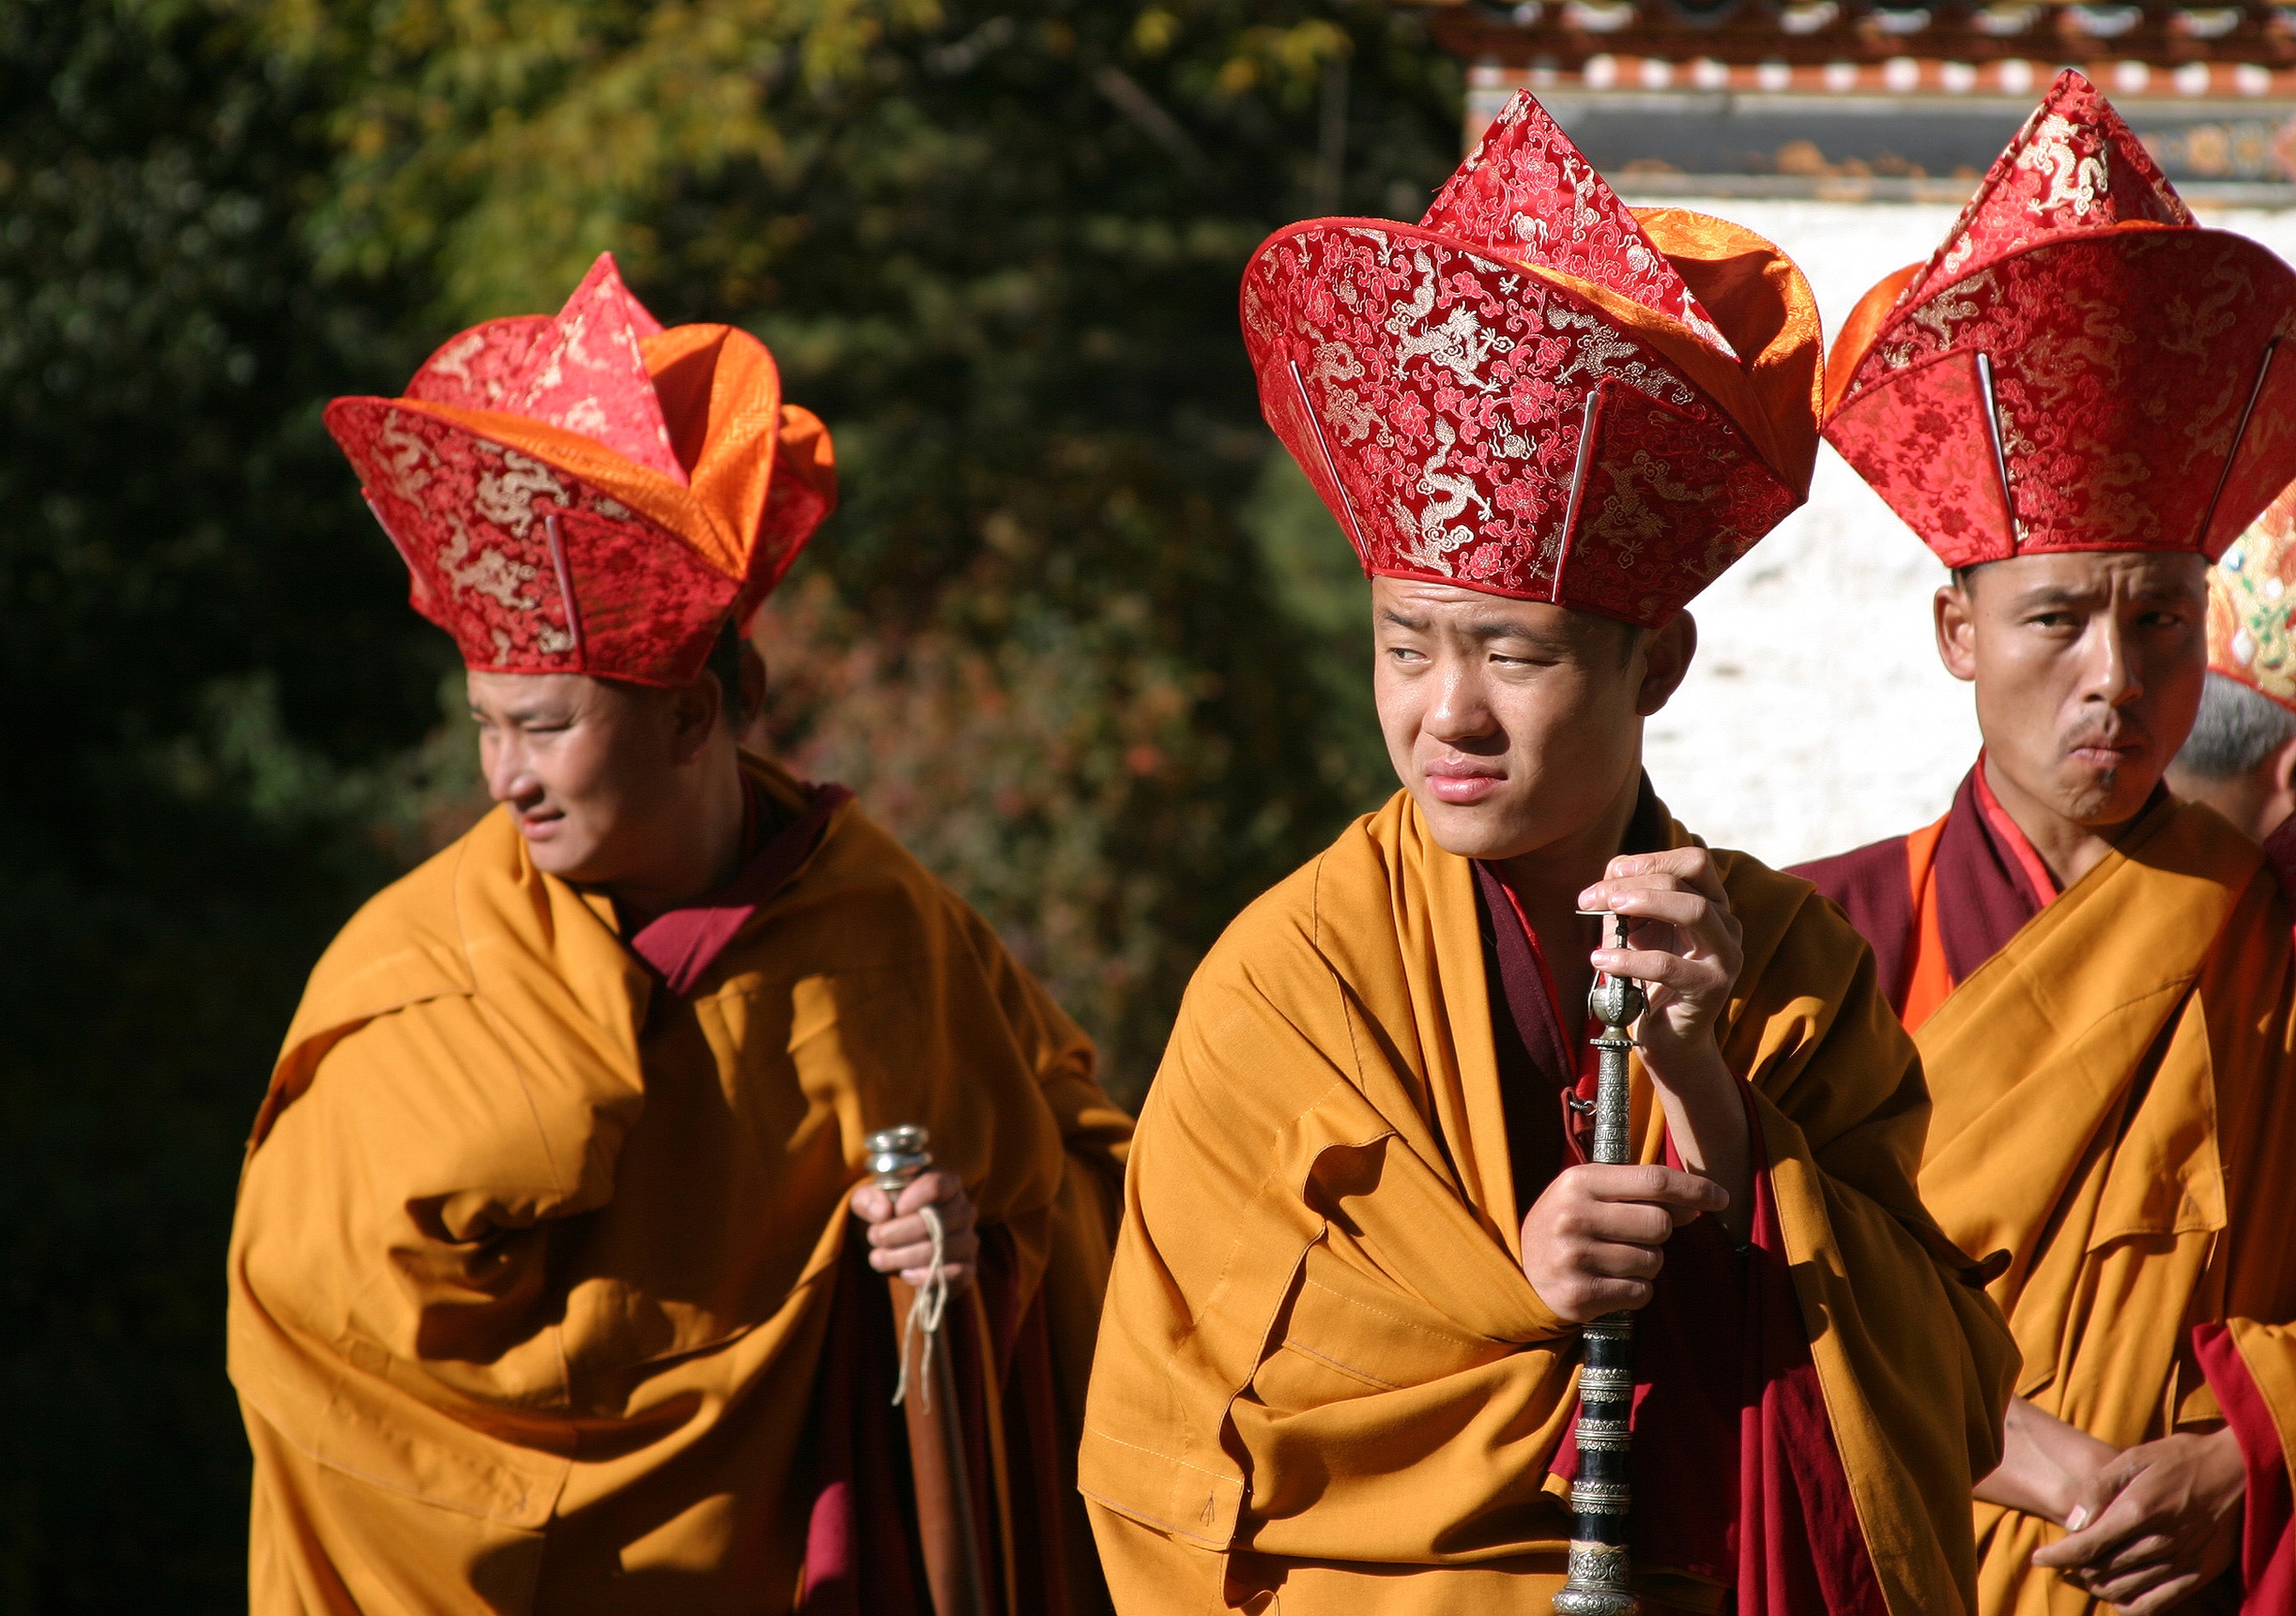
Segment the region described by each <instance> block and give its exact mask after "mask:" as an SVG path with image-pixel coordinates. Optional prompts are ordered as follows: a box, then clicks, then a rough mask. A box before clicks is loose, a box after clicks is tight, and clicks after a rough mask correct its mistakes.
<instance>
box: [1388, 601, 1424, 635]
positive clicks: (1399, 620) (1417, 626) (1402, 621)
mask: <svg viewBox="0 0 2296 1616" xmlns="http://www.w3.org/2000/svg"><path fill="white" fill-rule="evenodd" d="M1379 620H1380V621H1381V622H1382V623H1391V624H1393V625H1394V626H1395V627H1396V628H1400V629H1403V630H1405V631H1406V632H1407V633H1410V634H1424V633H1426V632H1427V619H1425V618H1423V617H1406V616H1404V615H1403V613H1401V612H1400V611H1397V610H1396V609H1395V608H1394V607H1392V606H1385V607H1382V608H1381V609H1380V614H1379Z"/></svg>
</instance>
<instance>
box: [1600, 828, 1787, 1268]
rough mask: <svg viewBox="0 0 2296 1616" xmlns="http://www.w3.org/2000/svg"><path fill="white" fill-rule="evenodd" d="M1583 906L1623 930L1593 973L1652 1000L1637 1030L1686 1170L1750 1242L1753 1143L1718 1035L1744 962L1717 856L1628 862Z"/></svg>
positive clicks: (1613, 869) (1620, 860) (1630, 857)
mask: <svg viewBox="0 0 2296 1616" xmlns="http://www.w3.org/2000/svg"><path fill="white" fill-rule="evenodd" d="M1579 907H1580V908H1581V909H1599V910H1603V911H1604V912H1606V913H1608V914H1611V915H1618V916H1620V918H1621V920H1622V922H1623V925H1624V931H1625V947H1616V948H1612V947H1603V948H1597V949H1595V952H1594V953H1593V954H1592V955H1591V956H1589V957H1590V959H1591V960H1592V961H1593V963H1594V966H1595V969H1596V970H1597V971H1606V972H1610V973H1611V975H1612V976H1628V977H1632V978H1634V979H1635V980H1636V981H1638V982H1640V983H1642V984H1643V986H1644V989H1645V990H1646V991H1647V992H1648V993H1649V995H1650V1005H1649V1008H1648V1009H1646V1010H1645V1011H1644V1013H1643V1018H1642V1020H1641V1021H1640V1022H1639V1023H1637V1025H1636V1029H1635V1041H1636V1045H1637V1046H1639V1047H1640V1048H1641V1051H1642V1057H1643V1069H1644V1070H1645V1071H1647V1072H1649V1073H1650V1076H1651V1081H1652V1083H1653V1084H1654V1085H1656V1086H1657V1089H1658V1097H1659V1101H1660V1103H1661V1105H1663V1106H1664V1108H1665V1111H1666V1120H1667V1128H1668V1131H1669V1134H1670V1135H1671V1136H1672V1137H1673V1140H1674V1144H1675V1148H1676V1150H1677V1152H1678V1153H1680V1154H1681V1157H1682V1162H1683V1165H1684V1166H1685V1167H1687V1168H1688V1169H1691V1171H1693V1172H1695V1173H1700V1174H1702V1175H1704V1176H1705V1177H1709V1178H1711V1179H1713V1180H1715V1182H1717V1183H1718V1184H1719V1185H1721V1186H1722V1187H1723V1188H1724V1189H1725V1190H1726V1191H1727V1192H1729V1195H1730V1204H1729V1206H1728V1208H1727V1209H1726V1210H1724V1211H1723V1212H1722V1214H1721V1215H1720V1218H1721V1223H1722V1226H1723V1227H1724V1228H1725V1229H1726V1230H1728V1231H1729V1233H1730V1235H1731V1237H1732V1238H1733V1239H1734V1240H1740V1241H1743V1240H1745V1239H1746V1238H1747V1237H1748V1234H1749V1231H1750V1229H1751V1223H1752V1218H1753V1210H1752V1209H1753V1196H1752V1194H1751V1190H1752V1185H1753V1149H1752V1140H1751V1136H1750V1134H1749V1132H1748V1128H1747V1122H1746V1111H1745V1103H1744V1101H1743V1097H1742V1096H1741V1095H1740V1094H1739V1085H1738V1079H1736V1078H1735V1077H1734V1076H1733V1075H1732V1074H1731V1071H1730V1068H1729V1066H1728V1064H1727V1063H1726V1062H1724V1060H1723V1059H1722V1046H1721V1042H1720V1039H1719V1038H1718V1036H1717V1035H1718V1029H1719V1028H1720V1025H1721V1021H1722V1017H1723V1015H1724V1014H1725V1013H1726V1012H1727V1011H1728V1009H1729V1007H1730V990H1731V989H1732V988H1734V987H1736V986H1737V984H1738V972H1739V971H1740V969H1741V968H1742V967H1743V965H1744V964H1745V963H1746V951H1745V944H1744V940H1743V929H1742V928H1741V927H1740V925H1739V923H1738V917H1737V916H1736V915H1734V914H1732V913H1731V912H1730V895H1729V893H1728V892H1727V891H1726V890H1724V888H1723V885H1722V873H1721V872H1720V871H1719V870H1718V869H1716V868H1715V866H1714V856H1713V855H1712V854H1711V853H1710V852H1708V851H1707V850H1706V849H1704V848H1674V849H1669V851H1667V852H1663V853H1626V854H1621V855H1620V857H1616V858H1613V859H1612V860H1611V862H1610V864H1609V865H1606V866H1605V867H1604V869H1603V879H1602V880H1601V881H1599V882H1595V884H1594V885H1593V886H1591V887H1588V888H1587V890H1585V891H1583V892H1581V893H1580V894H1579ZM1606 929H1607V923H1606Z"/></svg>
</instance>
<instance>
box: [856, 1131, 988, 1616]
mask: <svg viewBox="0 0 2296 1616" xmlns="http://www.w3.org/2000/svg"><path fill="white" fill-rule="evenodd" d="M931 1138H932V1136H931V1135H930V1134H928V1133H927V1132H926V1131H925V1130H924V1129H923V1128H918V1127H915V1126H914V1125H909V1126H905V1127H901V1128H886V1129H884V1130H883V1131H882V1132H881V1133H874V1134H871V1135H870V1136H869V1137H868V1138H867V1139H866V1140H865V1141H864V1144H865V1149H866V1150H867V1152H868V1154H869V1172H870V1176H871V1179H870V1181H871V1182H872V1183H873V1184H874V1185H876V1186H877V1187H878V1188H879V1189H881V1190H882V1191H884V1192H885V1194H886V1195H887V1196H888V1197H889V1198H890V1199H891V1200H894V1201H896V1202H898V1200H899V1199H900V1195H901V1192H902V1191H903V1190H905V1189H906V1188H908V1187H909V1185H910V1184H911V1183H913V1182H914V1180H915V1178H916V1177H917V1175H918V1174H920V1173H922V1172H923V1171H924V1170H925V1169H927V1168H929V1167H931V1165H932V1153H931V1151H929V1150H927V1149H926V1148H925V1146H926V1145H927V1144H930V1143H931ZM935 1244H936V1248H938V1244H939V1243H938V1241H936V1243H935ZM930 1283H931V1282H928V1284H930ZM897 1293H898V1292H897ZM922 1300H924V1299H923V1297H922V1295H920V1296H918V1297H916V1298H914V1299H913V1300H912V1302H911V1311H912V1315H913V1317H916V1315H917V1306H916V1304H917V1303H918V1302H921V1301H922ZM916 1322H917V1324H918V1325H919V1326H920V1327H921V1328H922V1330H923V1331H924V1332H925V1333H926V1336H927V1339H926V1342H925V1349H924V1351H923V1353H922V1361H921V1362H920V1364H919V1366H918V1369H919V1380H920V1385H919V1388H918V1390H919V1391H920V1392H921V1393H922V1396H921V1397H920V1398H917V1399H904V1398H896V1399H895V1400H896V1401H898V1402H902V1403H903V1404H904V1407H903V1410H902V1412H903V1413H904V1414H906V1415H907V1416H908V1433H909V1459H910V1468H911V1472H912V1474H913V1476H914V1480H915V1482H916V1489H917V1515H918V1521H917V1526H918V1530H919V1533H920V1535H921V1536H922V1538H923V1539H924V1550H925V1580H926V1582H927V1583H928V1584H929V1590H928V1591H929V1592H930V1593H931V1597H932V1605H933V1610H934V1611H935V1612H936V1616H988V1608H989V1607H988V1579H987V1578H986V1576H985V1575H984V1573H983V1569H982V1566H981V1563H980V1536H979V1534H978V1531H977V1529H976V1527H975V1524H974V1522H975V1520H976V1516H975V1514H974V1511H973V1497H972V1479H971V1474H970V1472H969V1469H968V1467H967V1465H966V1463H965V1450H964V1409H963V1406H962V1405H961V1404H960V1403H959V1402H958V1401H957V1395H956V1371H955V1361H954V1360H955V1354H953V1353H952V1352H950V1351H949V1350H948V1349H947V1347H946V1346H944V1347H942V1349H941V1350H939V1351H938V1352H936V1351H934V1350H933V1345H934V1343H933V1341H932V1340H931V1336H932V1335H933V1334H934V1333H938V1332H939V1329H940V1325H941V1319H940V1317H939V1316H938V1315H937V1314H936V1315H933V1316H931V1317H916ZM900 1351H901V1373H902V1381H903V1384H904V1388H905V1389H906V1383H907V1377H908V1354H909V1333H908V1330H907V1328H906V1326H901V1327H900Z"/></svg>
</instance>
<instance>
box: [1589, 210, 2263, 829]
mask: <svg viewBox="0 0 2296 1616" xmlns="http://www.w3.org/2000/svg"><path fill="white" fill-rule="evenodd" d="M1633 200H1634V201H1636V202H1637V203H1644V202H1651V201H1658V200H1660V199H1658V198H1656V197H1652V196H1649V195H1646V194H1644V193H1639V192H1638V193H1636V195H1635V197H1634V199H1633ZM1681 205H1682V206H1685V207H1688V208H1693V209H1697V210H1698V211H1700V212H1702V213H1710V214H1716V215H1719V216H1720V217H1725V218H1728V219H1731V220H1733V221H1734V222H1736V223H1738V224H1742V225H1743V226H1746V227H1747V228H1748V229H1750V230H1754V231H1758V232H1759V233H1760V234H1763V235H1765V236H1767V237H1768V238H1769V239H1770V240H1771V241H1773V242H1776V243H1777V244H1778V245H1779V246H1780V247H1783V248H1784V249H1785V250H1786V251H1787V252H1789V253H1791V254H1792V255H1793V258H1794V260H1795V261H1796V262H1797V263H1799V264H1800V266H1801V267H1802V272H1803V273H1804V274H1805V275H1808V277H1809V281H1810V285H1811V287H1812V289H1813V290H1815V291H1816V294H1817V305H1818V308H1819V310H1820V311H1821V312H1822V313H1823V315H1824V316H1825V330H1826V337H1827V339H1828V340H1829V341H1830V340H1832V338H1833V332H1834V329H1835V327H1836V326H1837V325H1839V324H1840V323H1841V320H1843V319H1844V318H1845V317H1847V316H1848V315H1849V310H1850V308H1852V307H1854V306H1855V304H1856V303H1857V299H1858V298H1859V297H1860V296H1862V295H1863V294H1864V293H1865V291H1866V288H1867V287H1869V286H1871V285H1872V284H1873V283H1874V282H1876V281H1878V280H1880V279H1881V278H1882V276H1883V275H1887V274H1889V273H1890V271H1891V270H1893V269H1896V268H1898V267H1901V266H1903V265H1906V264H1910V263H1913V262H1915V261H1916V260H1917V259H1920V258H1926V257H1928V256H1929V254H1930V252H1931V250H1933V249H1934V248H1935V247H1936V246H1937V244H1938V242H1939V241H1940V240H1942V239H1943V237H1944V235H1945V233H1946V231H1947V230H1948V228H1949V227H1950V226H1952V224H1953V220H1954V217H1955V215H1956V213H1957V211H1958V209H1956V208H1952V207H1940V206H1932V205H1928V204H1915V203H1902V204H1900V203H1876V202H1863V203H1852V202H1816V201H1720V200H1715V199H1711V198H1706V199H1698V200H1685V201H1684V202H1683V203H1682V204H1681ZM2202 222H2203V223H2206V224H2209V225H2211V226H2218V227H2219V228H2224V229H2232V230H2238V231H2240V232H2242V233H2243V234H2247V235H2251V236H2253V237H2255V238H2256V239H2257V240H2259V241H2261V242H2265V243H2266V244H2267V246H2270V247H2271V248H2272V249H2273V250H2276V251H2277V252H2278V253H2280V254H2281V256H2282V257H2284V258H2296V212H2290V213H2278V212H2273V213H2267V212H2261V211H2256V210H2231V209H2226V210H2223V211H2218V212H2213V213H2210V214H2207V215H2204V216H2203V220H2202ZM1944 580H1945V569H1944V568H1943V567H1941V566H1939V564H1938V562H1937V559H1936V558H1935V557H1934V556H1932V555H1931V554H1930V552H1929V550H1928V549H1927V548H1926V547H1925V546H1923V544H1922V542H1921V541H1920V540H1919V539H1917V538H1915V537H1914V535H1913V531H1912V529H1909V528H1907V526H1906V525H1905V523H1903V522H1902V521H1898V518H1897V516H1896V515H1895V514H1894V513H1891V511H1890V508H1889V507H1888V506H1887V505H1885V504H1882V501H1881V498H1880V497H1879V496H1877V495H1875V494H1874V492H1873V491H1872V490H1871V489H1870V488H1866V485H1865V484H1864V483H1863V482H1862V481H1860V480H1858V477H1857V473H1856V472H1852V471H1851V470H1850V469H1849V466H1848V464H1846V463H1844V462H1843V460H1842V459H1841V456H1840V455H1837V454H1835V453H1834V452H1833V448H1832V447H1830V446H1823V445H1822V446H1820V448H1819V450H1818V463H1817V475H1816V479H1815V480H1813V482H1812V483H1811V486H1810V496H1809V503H1808V504H1807V505H1805V506H1803V507H1802V508H1801V509H1800V510H1799V511H1797V512H1795V513H1793V514H1792V516H1790V517H1788V518H1787V519H1786V520H1785V521H1784V522H1783V523H1781V524H1779V526H1778V528H1777V529H1775V531H1774V532H1772V533H1771V534H1770V535H1769V536H1768V537H1767V538H1765V539H1763V540H1762V542H1761V543H1760V544H1759V545H1758V546H1755V547H1754V549H1753V551H1752V553H1751V554H1749V555H1748V556H1747V557H1746V558H1745V560H1743V561H1742V562H1739V563H1738V564H1737V565H1736V566H1735V567H1734V568H1732V569H1731V570H1730V571H1728V572H1727V573H1725V574H1724V575H1723V577H1722V578H1721V580H1720V581H1719V582H1718V583H1717V584H1715V586H1714V587H1712V588H1710V589H1709V590H1708V591H1707V592H1706V593H1705V594H1704V595H1701V596H1700V597H1699V599H1698V602H1697V603H1696V604H1695V605H1694V606H1693V608H1692V610H1693V613H1694V615H1695V616H1696V617H1697V619H1698V627H1699V638H1700V645H1699V652H1698V660H1697V663H1696V664H1695V665H1694V666H1693V669H1692V670H1691V674H1690V677H1689V680H1688V681H1687V683H1686V684H1685V685H1684V687H1683V689H1682V691H1681V692H1680V693H1678V694H1677V696H1676V697H1675V699H1674V701H1672V702H1671V703H1670V704H1669V706H1668V707H1667V709H1666V710H1665V711H1664V712H1662V713H1661V714H1659V715H1658V717H1657V718H1655V719H1653V720H1652V723H1651V725H1650V727H1649V730H1648V732H1647V754H1648V761H1649V767H1650V772H1651V778H1652V782H1653V783H1655V784H1656V785H1657V787H1658V790H1659V793H1660V795H1661V796H1662V797H1664V798H1665V799H1666V800H1667V805H1668V806H1669V808H1672V809H1673V810H1674V811H1675V813H1676V814H1677V816H1680V817H1681V819H1682V820H1683V822H1684V823H1685V824H1688V825H1690V826H1691V828H1693V830H1695V831H1697V832H1698V833H1700V834H1701V835H1702V836H1704V837H1705V838H1706V839H1707V840H1708V841H1710V842H1713V843H1714V844H1716V845H1717V846H1722V847H1735V848H1743V849H1745V850H1747V851H1748V852H1751V853H1753V854H1754V855H1756V856H1757V857H1760V858H1763V859H1765V860H1767V861H1768V862H1770V863H1773V864H1790V863H1792V862H1795V861H1796V860H1799V859H1803V858H1811V857H1818V856H1819V855H1822V854H1825V853H1835V852H1841V851H1843V850H1845V849H1849V848H1853V847H1857V846H1858V845H1860V844H1861V843H1864V842H1868V841H1874V840H1876V839H1877V838H1880V837H1883V836H1890V835H1896V834H1898V833H1902V832H1905V831H1908V830H1911V829H1913V828H1914V827H1915V826H1916V825H1920V824H1927V823H1928V822H1929V821H1931V819H1934V818H1936V817H1937V816H1938V815H1939V814H1941V813H1943V812H1944V811H1945V809H1946V806H1947V804H1948V802H1949V801H1950V800H1952V797H1953V792H1954V788H1955V787H1956V785H1958V784H1959V783H1960V782H1961V776H1962V775H1963V774H1964V772H1966V771H1967V769H1968V767H1969V765H1970V763H1971V761H1972V759H1974V758H1975V757H1976V755H1977V741H1978V738H1977V721H1976V718H1975V716H1974V714H1973V712H1972V708H1971V702H1970V693H1969V688H1968V686H1966V685H1962V684H1959V683H1957V682H1956V680H1955V679H1954V678H1953V677H1951V676H1950V675H1948V673H1947V672H1946V671H1945V669H1942V668H1941V667H1939V665H1938V660H1937V652H1936V649H1935V647H1934V645H1933V644H1932V643H1931V637H1930V604H1929V603H1930V596H1931V593H1932V592H1933V591H1934V590H1935V589H1936V587H1937V586H1938V585H1939V584H1940V583H1942V582H1944Z"/></svg>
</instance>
